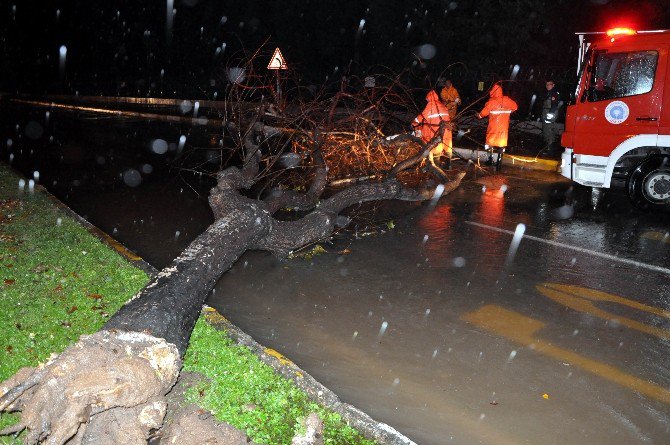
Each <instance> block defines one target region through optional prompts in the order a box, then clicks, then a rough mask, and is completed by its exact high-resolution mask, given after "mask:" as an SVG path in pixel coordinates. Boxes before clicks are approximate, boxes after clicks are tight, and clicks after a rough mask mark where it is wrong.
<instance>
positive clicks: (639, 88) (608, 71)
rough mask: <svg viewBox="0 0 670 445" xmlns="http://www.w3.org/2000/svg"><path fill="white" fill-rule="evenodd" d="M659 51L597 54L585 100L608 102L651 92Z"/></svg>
mask: <svg viewBox="0 0 670 445" xmlns="http://www.w3.org/2000/svg"><path fill="white" fill-rule="evenodd" d="M657 62H658V52H656V51H635V52H625V53H608V52H604V51H603V52H598V53H596V54H595V63H594V66H593V72H592V74H591V82H590V84H589V90H588V101H589V102H596V101H600V100H610V99H616V98H620V97H627V96H635V95H638V94H644V93H648V92H650V91H651V89H652V87H653V86H654V76H655V74H656V64H657Z"/></svg>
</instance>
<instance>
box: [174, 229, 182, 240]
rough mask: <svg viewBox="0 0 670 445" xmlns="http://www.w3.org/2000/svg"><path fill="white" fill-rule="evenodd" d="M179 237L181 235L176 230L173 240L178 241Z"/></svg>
mask: <svg viewBox="0 0 670 445" xmlns="http://www.w3.org/2000/svg"><path fill="white" fill-rule="evenodd" d="M179 235H181V232H180V231H179V230H177V231H176V232H175V233H174V239H179Z"/></svg>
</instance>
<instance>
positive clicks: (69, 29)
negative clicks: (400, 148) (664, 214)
mask: <svg viewBox="0 0 670 445" xmlns="http://www.w3.org/2000/svg"><path fill="white" fill-rule="evenodd" d="M169 1H171V0H163V1H156V0H147V1H124V0H104V1H99V0H87V1H49V2H46V1H41V2H33V1H18V0H17V1H14V2H12V1H9V2H7V1H2V2H1V3H0V4H1V5H2V6H1V8H0V30H1V31H0V32H1V36H0V58H1V60H0V63H1V70H0V76H1V79H0V91H4V92H10V93H13V92H21V93H32V94H43V93H65V94H75V93H79V94H81V95H125V96H152V97H182V98H184V97H201V98H208V97H209V98H211V97H212V95H213V93H214V92H215V91H217V92H218V94H221V92H222V91H225V84H226V81H225V67H226V66H233V65H235V62H236V61H237V60H239V59H241V58H242V57H243V55H244V54H245V53H247V54H248V53H250V52H253V51H255V50H257V49H258V48H259V47H261V46H263V50H262V57H259V58H258V63H259V66H258V68H259V71H260V70H264V68H265V66H264V65H265V64H267V60H268V58H269V56H270V54H271V52H272V50H273V49H274V47H275V46H279V47H280V48H281V49H282V52H283V54H284V56H285V58H286V59H287V62H288V63H289V65H290V68H291V71H292V73H293V74H294V75H295V76H297V77H299V78H300V81H301V82H303V83H305V84H315V85H322V84H324V83H329V82H330V83H332V84H333V85H337V84H338V83H339V82H340V81H341V78H342V76H349V77H354V78H361V77H363V76H365V75H366V74H369V73H380V72H400V71H403V70H405V71H406V72H407V73H409V77H408V79H410V80H409V82H410V83H413V85H412V86H414V87H421V88H426V87H429V86H433V85H434V83H435V82H436V80H437V78H438V76H440V75H442V76H447V77H451V78H453V79H454V80H455V83H457V85H458V86H459V88H460V89H461V90H462V95H464V96H465V97H466V98H467V97H468V96H470V95H474V94H475V93H476V91H475V90H474V88H475V85H476V83H477V82H478V81H482V80H483V81H486V82H491V81H493V80H497V79H509V77H510V73H511V71H512V67H513V66H514V65H516V64H518V65H519V67H520V70H519V73H518V75H517V76H516V79H515V80H516V81H517V82H519V83H523V82H529V83H531V84H532V87H533V88H537V87H538V85H541V84H543V82H544V80H546V79H547V78H550V77H551V78H554V79H555V80H556V81H557V82H558V83H559V85H561V86H563V85H565V86H568V85H572V84H573V83H574V77H575V64H576V54H577V52H576V48H577V38H576V37H575V36H574V33H575V32H576V31H603V30H606V29H607V28H609V27H612V26H614V25H630V26H634V27H637V28H639V29H659V28H665V27H670V0H635V1H630V0H461V1H447V0H424V1H421V2H412V1H393V0H368V1H362V0H360V1H344V0H343V1H326V0H294V1H291V0H277V1H271V0H248V1H227V0H174V8H175V9H176V14H175V15H174V18H173V26H172V30H171V31H168V30H167V26H166V22H167V18H166V17H167V13H166V11H167V6H166V5H167V4H168V2H169ZM362 20H364V23H363V24H362V22H361V21H362ZM410 23H411V24H410ZM361 24H362V28H361ZM224 44H225V48H222V46H223V45H224ZM426 44H427V45H432V46H428V47H424V49H427V54H426V53H424V55H427V56H429V55H430V53H431V52H432V51H431V50H434V53H435V54H434V56H433V57H430V58H427V57H425V58H421V57H420V54H422V52H421V51H420V49H419V48H420V47H421V45H426ZM61 45H65V46H66V47H67V57H66V63H65V69H64V72H61V70H60V69H59V48H60V47H61ZM217 47H218V48H222V50H221V51H220V52H219V53H218V54H217V49H216V48H217ZM261 64H262V65H263V66H260V65H261ZM161 70H163V73H164V74H163V75H162V76H161ZM524 88H526V87H524ZM526 89H528V88H526Z"/></svg>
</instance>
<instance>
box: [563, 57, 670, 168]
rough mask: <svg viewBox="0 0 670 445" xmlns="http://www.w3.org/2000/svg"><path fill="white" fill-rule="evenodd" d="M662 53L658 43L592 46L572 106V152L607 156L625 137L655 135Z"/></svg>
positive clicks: (659, 98) (665, 60)
mask: <svg viewBox="0 0 670 445" xmlns="http://www.w3.org/2000/svg"><path fill="white" fill-rule="evenodd" d="M667 54H668V53H667V48H658V47H655V48H653V49H649V50H648V49H640V47H630V46H628V47H623V46H621V47H617V48H611V49H600V50H599V49H597V48H595V49H594V54H593V57H592V58H591V61H590V65H589V66H588V67H587V70H588V78H587V85H585V86H586V88H585V89H584V90H583V91H582V92H581V97H580V98H579V99H578V101H577V104H576V105H577V106H576V107H575V113H574V115H575V132H574V140H573V143H574V150H575V153H580V154H588V155H595V156H609V154H610V153H611V152H612V150H614V148H616V147H617V146H618V145H619V144H620V143H622V142H623V141H625V140H626V139H628V138H630V137H633V136H636V135H639V134H651V135H654V137H657V135H658V126H659V119H660V116H661V104H662V98H663V87H664V73H665V65H666V63H667ZM655 141H656V139H654V145H655Z"/></svg>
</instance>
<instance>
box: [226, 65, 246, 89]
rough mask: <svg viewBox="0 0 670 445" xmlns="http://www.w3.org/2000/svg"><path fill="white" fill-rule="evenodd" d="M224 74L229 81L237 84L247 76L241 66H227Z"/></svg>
mask: <svg viewBox="0 0 670 445" xmlns="http://www.w3.org/2000/svg"><path fill="white" fill-rule="evenodd" d="M226 75H227V77H228V81H229V82H230V83H235V84H238V85H239V84H241V83H242V82H244V80H245V79H246V78H247V72H246V70H245V69H244V68H241V67H232V68H228V70H227V71H226Z"/></svg>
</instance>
